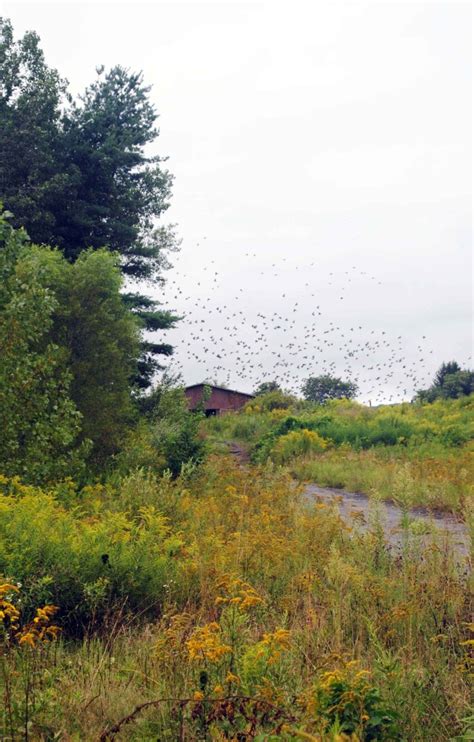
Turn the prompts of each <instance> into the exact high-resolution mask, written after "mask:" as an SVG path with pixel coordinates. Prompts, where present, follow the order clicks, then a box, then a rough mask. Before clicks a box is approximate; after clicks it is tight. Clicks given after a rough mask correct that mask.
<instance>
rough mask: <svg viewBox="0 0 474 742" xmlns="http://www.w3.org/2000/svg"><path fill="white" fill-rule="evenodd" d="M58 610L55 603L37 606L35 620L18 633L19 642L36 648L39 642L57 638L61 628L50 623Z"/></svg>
mask: <svg viewBox="0 0 474 742" xmlns="http://www.w3.org/2000/svg"><path fill="white" fill-rule="evenodd" d="M58 610H59V609H58V607H57V606H55V605H45V606H43V608H37V609H36V616H35V617H34V619H33V621H31V623H29V624H27V625H26V626H24V627H23V629H22V630H21V631H20V632H18V633H17V634H16V638H17V639H18V644H20V645H24V644H26V645H28V646H30V647H31V648H32V649H34V647H35V646H36V645H37V644H38V643H41V642H45V641H48V640H50V639H56V638H57V636H58V634H59V632H60V628H59V627H58V626H55V625H54V624H50V621H51V619H52V617H53V616H54V615H55V613H57V611H58Z"/></svg>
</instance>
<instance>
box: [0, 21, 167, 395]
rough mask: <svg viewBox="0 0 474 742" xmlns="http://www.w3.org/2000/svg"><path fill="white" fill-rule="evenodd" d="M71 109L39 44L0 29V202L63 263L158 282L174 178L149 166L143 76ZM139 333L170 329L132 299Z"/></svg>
mask: <svg viewBox="0 0 474 742" xmlns="http://www.w3.org/2000/svg"><path fill="white" fill-rule="evenodd" d="M97 73H98V76H97V79H96V81H95V82H94V83H93V84H92V85H91V86H89V87H88V88H87V89H86V91H85V93H84V94H83V96H82V97H81V98H80V99H79V101H76V102H72V100H71V98H70V96H69V95H68V93H67V85H66V82H65V81H64V80H62V79H61V78H60V76H59V74H58V72H57V71H56V70H53V69H50V68H49V67H48V66H47V64H46V62H45V59H44V54H43V52H42V50H41V48H40V45H39V38H38V36H37V34H35V33H32V32H28V33H26V34H25V36H24V37H23V38H22V39H20V40H18V41H15V40H14V38H13V29H12V26H11V23H10V22H9V21H8V20H2V19H0V119H1V121H2V126H1V129H0V198H2V199H3V201H4V203H5V205H6V207H7V208H8V209H9V210H10V211H11V212H13V215H14V222H13V224H14V226H18V227H19V226H22V227H25V228H26V230H27V232H28V234H29V236H30V237H31V239H32V240H33V241H34V242H36V243H38V244H48V245H51V246H54V247H58V248H59V249H60V250H61V251H62V252H63V253H64V255H65V256H66V257H67V259H68V260H69V261H74V260H76V259H77V258H78V257H79V255H80V254H81V253H82V252H83V251H85V250H88V249H91V248H92V249H94V250H97V249H100V248H104V247H105V248H107V249H109V250H111V251H115V252H117V253H118V254H119V255H120V266H121V269H122V271H123V272H124V273H125V274H126V275H127V276H130V277H132V278H139V279H148V280H151V279H153V280H159V279H160V272H161V271H162V270H163V269H165V268H167V267H169V263H168V262H167V257H166V256H167V255H168V254H169V253H170V252H172V251H175V250H177V249H178V244H179V243H178V240H177V238H176V234H175V231H174V228H173V227H166V226H163V225H161V226H158V227H156V219H157V218H159V217H160V216H161V215H162V214H163V213H164V212H165V211H166V209H167V208H168V206H169V198H170V194H171V183H172V177H171V175H170V173H169V172H168V171H167V170H165V169H164V168H163V166H162V162H163V158H160V157H159V156H156V155H155V156H149V155H148V154H147V153H146V151H147V148H148V146H149V145H150V144H151V143H152V142H154V141H155V139H156V138H157V136H158V133H159V132H158V129H157V128H156V120H157V117H158V116H157V113H156V110H155V108H154V106H153V104H152V103H151V101H150V99H149V93H150V88H149V87H147V86H146V85H145V84H144V82H143V78H142V75H141V73H138V74H136V73H132V72H130V71H128V70H126V69H124V68H123V67H120V66H116V67H114V68H112V69H111V70H110V71H109V72H108V73H104V71H103V69H99V70H97ZM128 301H129V303H131V304H132V305H133V309H134V311H135V312H136V313H137V314H138V315H139V316H140V317H141V321H142V325H143V327H144V328H145V329H147V330H153V331H156V330H161V329H168V328H170V327H172V326H173V325H174V323H175V322H176V320H177V319H178V318H177V317H176V316H175V315H173V314H172V313H170V312H168V311H166V310H164V309H162V308H161V307H160V306H159V303H158V302H157V301H154V300H151V299H149V298H148V297H146V296H143V295H141V294H133V293H130V294H129V295H128ZM170 352H171V348H170V346H169V345H166V344H162V343H154V344H150V343H148V344H146V345H144V346H143V347H142V354H141V358H140V363H139V365H138V368H137V370H136V374H135V378H136V383H137V384H138V385H139V386H141V387H147V386H149V385H150V383H151V379H152V377H153V375H154V373H155V372H156V371H157V370H158V369H159V368H161V365H160V363H159V361H158V360H157V356H158V357H159V356H160V355H169V354H170Z"/></svg>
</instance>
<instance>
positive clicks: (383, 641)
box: [0, 406, 474, 742]
mask: <svg viewBox="0 0 474 742" xmlns="http://www.w3.org/2000/svg"><path fill="white" fill-rule="evenodd" d="M343 407H344V406H343ZM350 409H352V408H351V407H349V406H346V407H344V413H343V414H344V415H347V414H348V410H350ZM463 409H464V408H463ZM303 413H304V414H306V413H307V410H306V411H303ZM298 414H299V413H298ZM318 414H319V413H318ZM351 414H353V413H351ZM364 414H365V413H364ZM370 414H371V415H372V414H374V413H373V412H371V413H370ZM376 414H380V413H377V412H375V415H376ZM452 414H457V413H456V412H453V411H452V409H451V412H450V415H452ZM285 415H286V411H285ZM259 416H260V417H261V418H262V419H260V420H259ZM316 417H317V415H316ZM283 419H284V418H283V416H282V415H281V411H280V412H278V414H277V413H275V412H259V411H251V412H248V411H246V412H242V413H240V414H239V415H235V416H232V417H228V418H222V419H217V418H216V419H214V420H207V421H205V422H204V423H203V428H204V431H203V434H205V433H206V431H208V435H209V442H208V449H211V450H212V449H214V450H218V449H220V448H222V447H223V446H222V442H223V441H224V440H226V439H227V436H228V435H229V434H230V433H231V432H234V431H235V427H236V426H239V425H240V426H241V428H240V430H241V433H242V430H245V431H246V433H245V435H242V434H241V436H240V438H241V439H242V440H247V442H248V443H249V442H250V441H251V440H255V441H259V440H260V441H261V440H262V438H264V437H265V436H268V435H269V433H271V431H272V429H273V430H274V429H275V427H276V426H279V425H280V426H281V423H282V420H283ZM285 419H286V418H285ZM250 429H252V431H253V432H252V436H250V435H249V433H248V431H249V430H250ZM313 433H314V431H313ZM284 435H288V433H285V434H284ZM246 436H247V437H246ZM314 436H316V438H314V437H311V436H310V437H309V443H308V442H306V443H305V444H304V445H305V446H306V447H308V445H309V447H310V448H311V447H313V449H314V450H313V452H312V453H311V451H309V452H308V451H305V452H304V454H303V458H302V460H301V463H300V464H296V463H295V462H297V461H298V455H292V456H291V457H289V458H288V461H287V463H285V464H283V463H276V462H275V461H273V460H272V459H271V456H270V457H268V458H267V459H266V460H265V461H263V462H261V463H256V464H253V465H248V466H243V465H241V463H240V462H238V461H235V460H233V458H232V457H231V456H229V455H227V454H225V453H223V452H217V453H212V452H209V453H208V456H207V459H206V461H205V462H204V463H203V464H201V466H192V465H188V466H185V467H184V468H183V470H182V473H181V475H180V476H178V477H176V478H173V477H172V476H171V475H170V474H169V473H166V472H165V473H155V472H153V471H152V469H151V468H148V469H147V468H146V467H137V468H136V469H134V470H133V471H131V472H129V473H127V474H123V475H120V476H118V475H115V476H114V477H109V478H108V479H107V480H106V481H103V482H100V483H96V484H88V485H86V486H80V485H78V484H76V483H75V482H73V481H72V480H66V481H65V482H62V483H61V484H58V485H54V486H51V487H49V488H43V489H40V488H38V487H34V486H30V485H24V484H22V483H21V481H20V480H19V479H18V478H6V477H4V478H3V479H2V480H1V483H0V488H1V490H2V498H1V500H0V543H1V544H2V546H1V550H0V573H1V574H3V575H4V583H3V585H1V586H0V617H1V619H2V624H1V625H2V626H3V629H2V631H3V633H2V656H1V678H2V684H3V699H4V703H3V708H2V712H1V727H0V729H1V732H0V734H1V738H2V739H4V740H23V739H29V740H136V741H138V740H140V741H143V740H147V741H148V740H149V741H150V742H151V740H157V739H159V740H169V741H170V742H171V741H173V742H174V741H175V740H189V741H190V740H199V739H201V740H239V741H241V740H260V741H261V742H263V740H269V741H272V740H288V741H289V740H312V741H313V742H314V741H315V740H317V741H318V742H329V741H333V742H336V741H337V742H343V741H347V740H351V741H352V742H356V741H359V742H361V741H362V740H407V741H410V742H411V741H412V740H427V741H428V740H430V741H433V740H440V741H441V740H469V739H472V734H473V728H474V727H473V717H472V708H471V706H470V688H471V683H472V674H473V666H472V652H471V649H472V644H473V629H474V625H473V624H472V622H471V621H472V618H471V604H470V598H469V595H470V592H469V588H470V585H469V579H470V577H469V571H468V568H469V564H468V561H467V559H465V558H464V557H460V555H459V554H458V553H457V552H456V550H455V548H453V545H452V544H450V542H449V540H448V539H446V538H445V537H444V536H443V534H442V533H433V534H432V536H431V537H430V542H429V545H428V546H426V544H425V543H424V542H423V543H422V542H420V541H419V539H418V538H417V535H416V533H413V532H412V531H411V530H409V529H407V531H406V533H405V534H404V538H403V542H402V546H401V547H400V548H399V549H396V550H394V549H390V548H389V547H388V546H387V544H386V542H385V539H384V535H383V529H382V527H381V524H380V522H379V520H378V515H377V511H376V509H375V510H374V512H373V517H372V519H371V522H370V524H369V527H368V529H364V530H362V529H360V528H359V526H358V523H357V521H354V523H352V524H347V523H345V522H344V521H342V520H341V518H340V517H339V514H338V512H337V511H336V510H334V509H333V508H331V507H327V506H325V505H324V504H321V503H311V502H308V501H307V500H305V499H304V498H302V496H301V486H300V485H299V484H298V482H297V481H296V480H295V477H294V472H295V471H299V472H300V474H301V476H303V473H304V476H305V477H306V476H309V475H310V474H311V475H312V473H313V470H310V469H309V468H308V467H310V466H313V465H314V466H315V467H317V466H318V463H317V462H318V461H319V460H320V459H321V457H322V459H321V460H322V461H325V462H326V464H325V465H327V466H329V464H330V462H331V458H330V457H331V456H332V457H337V454H336V453H335V450H336V449H335V448H333V449H331V448H325V447H324V443H323V444H322V443H321V440H323V441H324V440H325V439H323V438H322V436H321V435H319V434H316V433H314ZM281 437H283V436H281ZM292 445H293V446H294V442H293V444H292ZM433 445H434V443H433ZM261 448H262V446H260V447H257V448H256V449H255V447H254V449H255V450H257V451H259V450H261ZM397 451H398V449H397ZM279 455H280V456H282V457H283V458H285V457H286V456H287V449H286V448H285V447H283V448H282V447H280V449H279ZM344 455H346V456H349V457H350V456H354V457H363V456H368V457H370V456H371V457H372V458H371V459H370V466H371V467H372V469H373V470H377V469H378V468H380V469H381V470H382V471H385V468H384V467H385V464H386V462H385V464H384V454H383V453H382V452H377V453H376V454H374V452H373V451H372V452H371V450H370V449H361V450H360V451H356V450H354V451H353V450H352V449H351V451H346V452H345V454H344ZM397 455H398V454H397ZM410 455H411V456H412V458H411V459H410ZM457 455H459V456H461V455H462V456H465V455H466V452H465V451H464V450H463V453H462V454H461V452H457V453H456V451H455V450H454V449H453V450H451V449H449V453H446V452H445V456H446V457H447V458H445V459H443V458H442V457H441V456H440V457H439V461H444V464H445V465H446V466H448V464H449V462H450V460H451V459H450V458H449V457H450V456H454V458H456V456H457ZM357 460H359V459H357ZM360 460H362V459H360ZM349 461H350V459H349ZM386 461H390V459H387V460H386ZM409 461H412V462H413V464H415V463H416V457H415V454H414V453H410V451H408V453H407V458H406V462H409ZM291 462H293V465H290V466H288V463H291ZM406 462H405V463H406ZM305 467H306V468H305ZM323 467H324V465H323ZM347 468H349V464H347ZM316 470H317V469H316ZM420 471H424V469H423V467H421V469H420ZM328 476H329V474H328ZM381 476H382V475H381ZM458 484H459V483H458ZM459 487H460V485H459ZM450 497H451V495H450ZM461 499H462V498H461ZM459 502H461V500H459Z"/></svg>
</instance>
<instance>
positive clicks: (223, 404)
mask: <svg viewBox="0 0 474 742" xmlns="http://www.w3.org/2000/svg"><path fill="white" fill-rule="evenodd" d="M205 386H208V387H210V389H211V396H210V397H209V399H208V400H206V402H205V403H204V412H205V413H206V415H220V414H222V413H223V412H235V411H236V410H240V408H241V407H243V406H244V405H245V404H247V402H249V401H250V400H251V399H253V397H254V395H253V394H246V393H245V392H236V391H234V390H233V389H226V388H225V387H223V386H213V385H212V384H193V385H192V386H188V387H186V389H185V390H184V393H185V395H186V398H187V400H188V407H189V409H190V410H195V409H196V408H197V407H198V406H199V405H200V403H201V402H202V396H203V392H204V387H205Z"/></svg>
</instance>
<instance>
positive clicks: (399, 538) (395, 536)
mask: <svg viewBox="0 0 474 742" xmlns="http://www.w3.org/2000/svg"><path fill="white" fill-rule="evenodd" d="M304 497H305V499H306V500H307V501H308V502H311V501H315V500H316V501H319V502H322V503H325V504H327V505H330V506H333V507H337V508H338V509H339V512H340V515H341V517H342V518H343V520H344V521H345V522H346V523H348V525H353V526H356V527H358V528H360V529H361V530H367V528H368V527H369V525H370V523H372V522H373V521H374V517H375V514H376V510H377V512H378V516H379V520H380V524H381V526H382V528H383V531H384V534H385V536H386V538H387V540H388V542H389V544H391V545H392V546H398V547H399V546H402V545H403V543H404V539H405V538H406V536H407V535H409V536H410V538H411V539H412V541H413V539H416V540H417V541H419V543H420V544H428V543H432V542H435V543H437V544H438V545H439V546H443V545H444V544H447V543H449V544H450V545H451V546H452V547H453V549H455V551H456V553H457V554H458V555H459V556H461V557H463V558H464V557H465V558H469V554H470V538H469V533H468V529H467V526H466V524H465V523H463V522H462V521H461V520H459V519H458V518H456V516H454V515H451V514H450V513H443V512H440V511H435V512H430V511H429V510H427V509H426V508H412V509H410V510H408V511H407V512H403V510H402V509H401V508H400V507H399V506H398V505H396V504H395V503H394V502H390V501H387V500H382V501H380V502H378V503H377V504H376V503H375V502H374V500H372V499H371V498H369V497H367V495H364V494H362V493H360V492H347V491H346V490H339V489H333V488H331V487H319V486H318V485H317V484H307V485H306V486H305V488H304Z"/></svg>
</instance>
